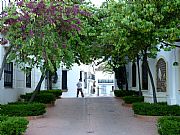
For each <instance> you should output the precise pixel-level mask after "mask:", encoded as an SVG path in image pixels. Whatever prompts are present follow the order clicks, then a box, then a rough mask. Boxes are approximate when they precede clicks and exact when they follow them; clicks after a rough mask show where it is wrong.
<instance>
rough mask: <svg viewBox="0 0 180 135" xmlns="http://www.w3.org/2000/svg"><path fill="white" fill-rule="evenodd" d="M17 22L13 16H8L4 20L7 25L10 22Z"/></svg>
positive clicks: (10, 23)
mask: <svg viewBox="0 0 180 135" xmlns="http://www.w3.org/2000/svg"><path fill="white" fill-rule="evenodd" d="M16 22H17V20H16V19H14V18H8V19H6V21H5V22H4V23H5V24H9V25H12V24H15V23H16Z"/></svg>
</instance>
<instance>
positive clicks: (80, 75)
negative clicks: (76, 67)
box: [79, 71, 82, 80]
mask: <svg viewBox="0 0 180 135" xmlns="http://www.w3.org/2000/svg"><path fill="white" fill-rule="evenodd" d="M79 76H80V77H79V79H81V80H82V71H80V75H79Z"/></svg>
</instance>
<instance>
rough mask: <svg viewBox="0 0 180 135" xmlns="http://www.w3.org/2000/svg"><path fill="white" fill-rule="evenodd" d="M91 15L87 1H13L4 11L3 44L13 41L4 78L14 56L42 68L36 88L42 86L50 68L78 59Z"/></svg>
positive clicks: (21, 64) (0, 18) (1, 23)
mask: <svg viewBox="0 0 180 135" xmlns="http://www.w3.org/2000/svg"><path fill="white" fill-rule="evenodd" d="M90 17H92V15H91V13H90V11H88V10H87V8H86V4H83V2H81V4H74V3H72V2H65V1H62V0H57V1H51V0H40V1H32V0H20V1H19V2H17V3H11V5H10V6H9V7H8V8H7V9H6V10H4V11H3V12H2V13H1V15H0V33H1V34H2V35H3V38H1V41H0V44H2V45H4V44H7V42H9V43H10V44H9V47H8V51H7V52H6V55H5V56H4V60H3V63H2V68H1V70H0V79H1V76H2V72H3V67H4V64H5V62H6V60H8V61H12V60H14V61H15V62H16V63H17V64H18V65H19V67H20V68H21V69H26V67H27V66H28V67H30V68H34V67H37V68H39V69H40V70H41V72H42V76H41V78H40V81H39V83H38V85H37V87H36V90H35V91H38V90H40V86H41V83H42V81H43V80H44V77H45V74H46V73H47V72H48V71H51V72H54V71H55V70H56V69H57V68H58V67H59V66H60V64H61V63H63V64H64V65H65V66H67V67H70V66H72V64H73V63H75V62H76V58H77V57H76V55H77V53H76V51H77V50H79V49H80V48H82V47H83V46H85V44H84V43H82V41H80V39H81V37H82V35H84V36H85V35H86V32H87V31H86V30H85V29H86V26H85V25H84V24H87V22H85V21H86V19H87V18H90ZM86 58H87V57H86ZM35 93H36V92H35ZM34 96H35V95H34ZM32 99H33V98H32ZM32 99H31V100H32Z"/></svg>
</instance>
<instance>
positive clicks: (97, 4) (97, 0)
mask: <svg viewBox="0 0 180 135" xmlns="http://www.w3.org/2000/svg"><path fill="white" fill-rule="evenodd" d="M90 1H91V2H92V3H93V4H94V5H96V6H97V7H99V6H101V4H102V2H104V1H105V0H90Z"/></svg>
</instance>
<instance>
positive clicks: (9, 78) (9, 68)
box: [4, 62, 13, 88]
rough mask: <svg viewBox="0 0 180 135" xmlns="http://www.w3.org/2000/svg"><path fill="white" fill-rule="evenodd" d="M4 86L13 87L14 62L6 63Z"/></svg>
mask: <svg viewBox="0 0 180 135" xmlns="http://www.w3.org/2000/svg"><path fill="white" fill-rule="evenodd" d="M4 87H10V88H12V87H13V63H12V62H10V63H6V64H5V66H4Z"/></svg>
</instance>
